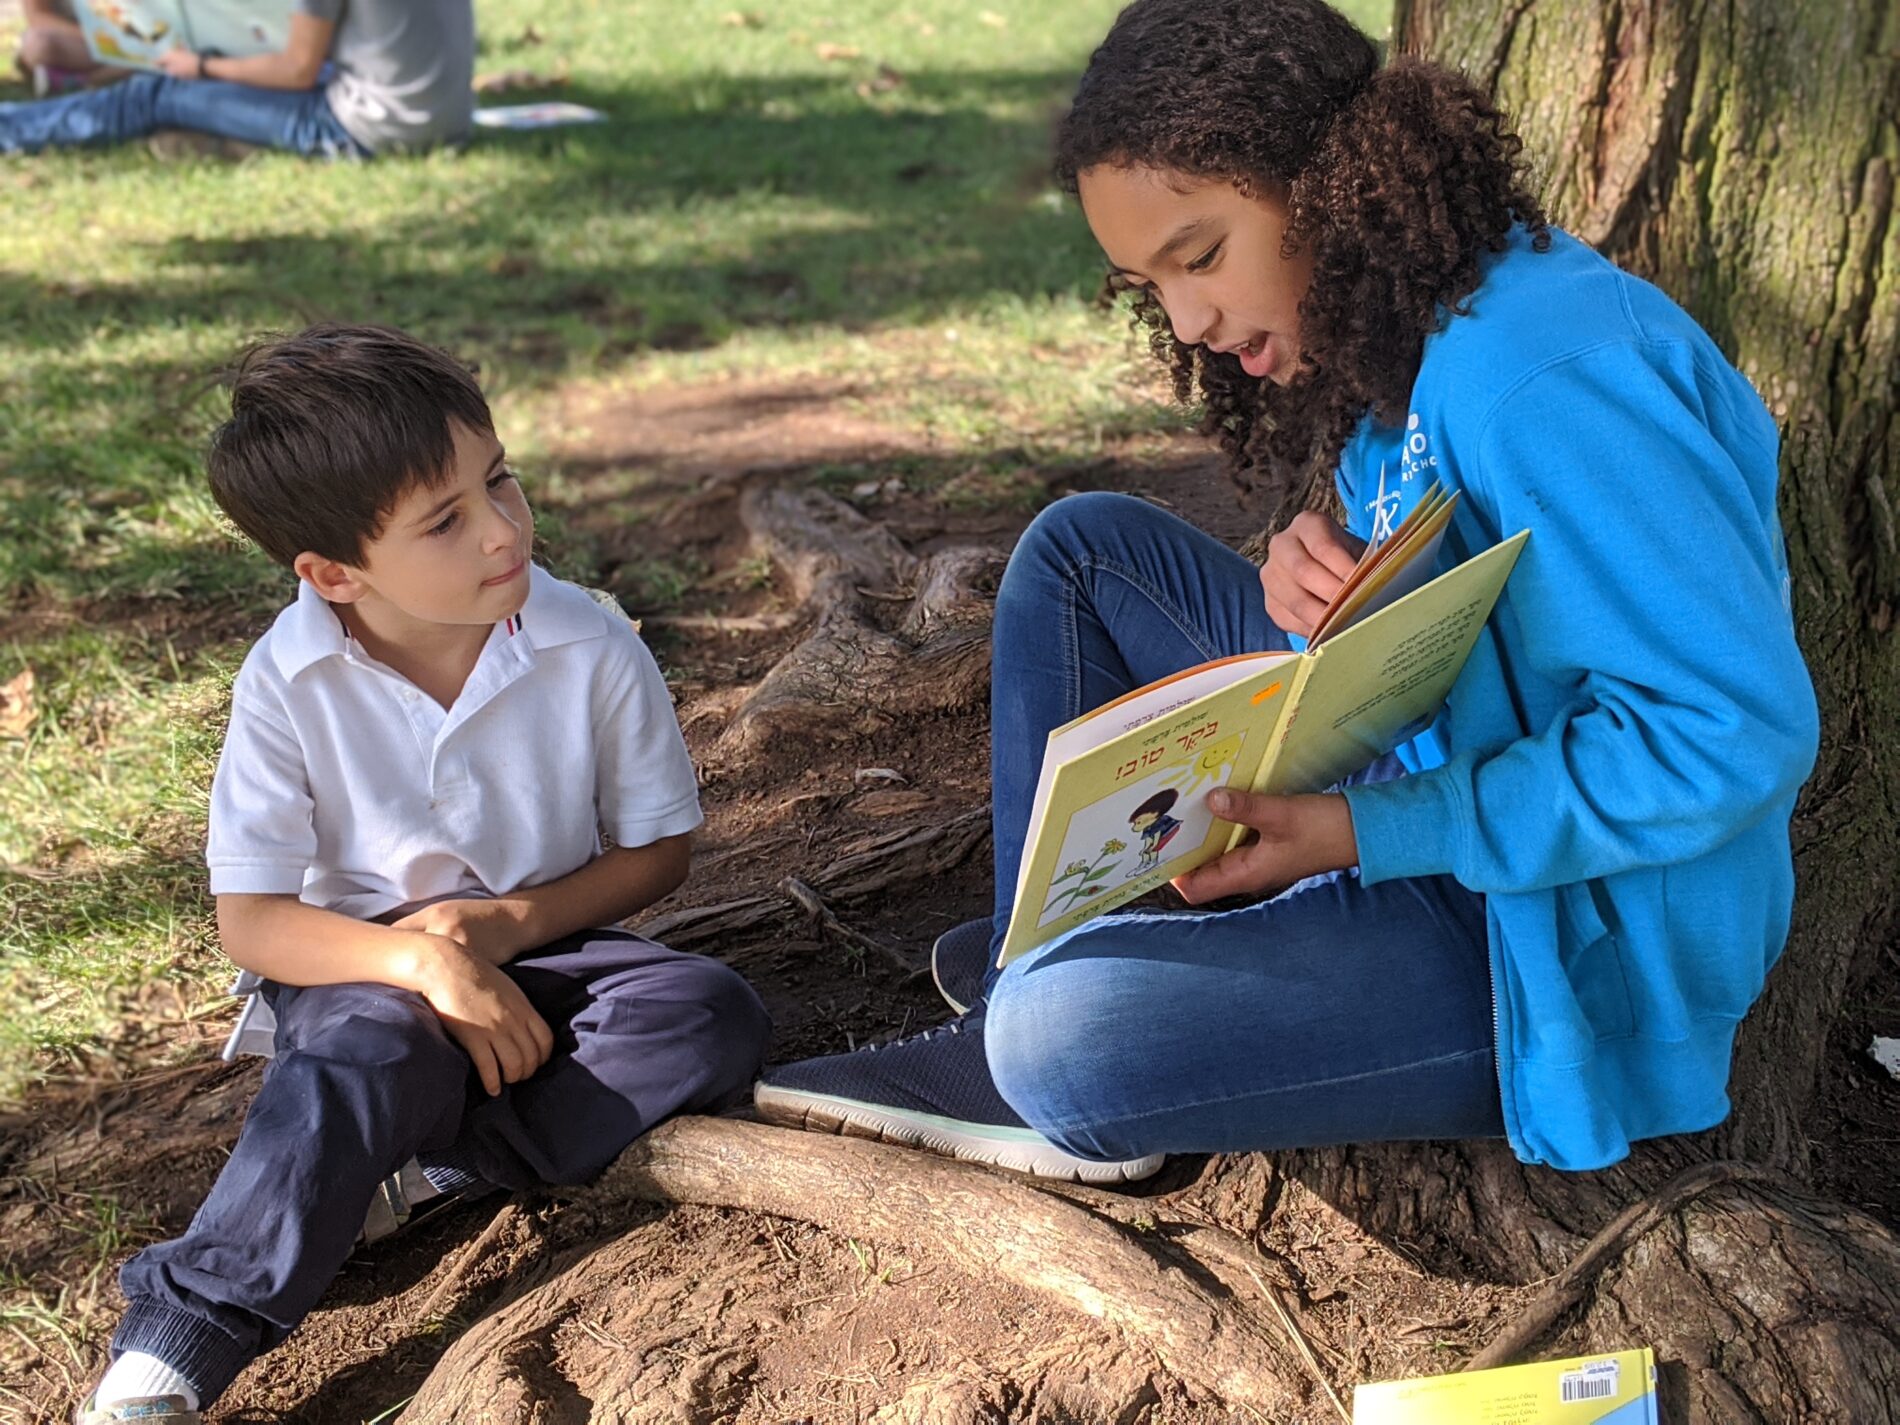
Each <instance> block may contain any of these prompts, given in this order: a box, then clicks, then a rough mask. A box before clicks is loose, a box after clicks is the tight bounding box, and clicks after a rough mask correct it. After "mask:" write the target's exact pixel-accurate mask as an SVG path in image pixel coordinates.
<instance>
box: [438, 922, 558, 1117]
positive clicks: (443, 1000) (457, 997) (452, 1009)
mask: <svg viewBox="0 0 1900 1425" xmlns="http://www.w3.org/2000/svg"><path fill="white" fill-rule="evenodd" d="M423 938H424V939H425V940H426V941H427V942H428V944H427V946H426V947H425V955H426V956H427V965H428V968H427V970H426V971H425V972H424V975H423V979H422V997H423V998H424V999H426V1000H428V1001H429V1007H430V1008H431V1009H433V1010H434V1011H435V1012H436V1017H437V1018H439V1019H440V1020H441V1021H442V1027H443V1028H444V1029H446V1030H448V1031H449V1035H450V1037H452V1038H453V1039H454V1040H455V1042H456V1043H457V1044H460V1045H461V1046H462V1047H463V1048H464V1049H465V1050H467V1051H468V1057H469V1058H470V1059H472V1060H474V1061H475V1072H476V1073H478V1074H480V1075H481V1079H482V1087H483V1088H485V1089H487V1090H488V1093H489V1096H490V1097H491V1098H492V1097H494V1096H495V1095H497V1094H499V1093H500V1092H501V1086H502V1085H503V1084H505V1083H507V1084H518V1083H520V1082H521V1081H522V1080H523V1079H525V1078H527V1077H528V1076H529V1075H530V1074H532V1073H534V1071H535V1070H536V1069H538V1068H540V1067H541V1066H542V1065H543V1064H545V1063H546V1062H547V1060H548V1055H549V1054H551V1053H552V1052H553V1051H554V1034H553V1032H552V1031H551V1030H550V1029H549V1028H548V1023H547V1021H546V1020H545V1019H543V1018H542V1017H541V1016H540V1015H539V1014H537V1013H535V1009H534V1006H533V1005H531V1004H529V1003H528V997H527V996H526V995H524V994H523V993H522V992H521V987H520V986H519V985H517V984H516V983H515V982H514V981H513V980H511V979H509V978H508V977H507V976H506V975H504V974H502V972H501V971H500V970H497V969H496V968H495V967H494V966H493V965H490V964H488V963H487V962H486V961H483V960H481V959H478V958H477V957H476V956H475V955H474V954H473V953H472V952H470V951H469V950H467V949H466V948H465V947H463V946H462V945H460V944H458V943H456V942H455V941H453V940H449V939H445V938H444V937H442V936H439V935H424V937H423Z"/></svg>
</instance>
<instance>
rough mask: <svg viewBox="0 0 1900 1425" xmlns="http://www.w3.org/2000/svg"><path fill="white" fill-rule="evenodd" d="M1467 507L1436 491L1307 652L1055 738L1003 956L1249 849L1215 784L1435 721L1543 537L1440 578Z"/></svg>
mask: <svg viewBox="0 0 1900 1425" xmlns="http://www.w3.org/2000/svg"><path fill="white" fill-rule="evenodd" d="M1457 505H1458V496H1457V495H1455V494H1453V495H1450V496H1447V495H1445V494H1444V493H1443V492H1442V491H1441V490H1440V489H1439V488H1438V487H1437V486H1436V485H1434V486H1433V487H1432V488H1431V489H1429V490H1427V491H1426V492H1425V494H1424V495H1423V496H1422V497H1421V498H1420V500H1419V503H1418V505H1417V507H1416V508H1414V509H1413V511H1412V513H1411V514H1410V515H1408V516H1407V517H1406V519H1405V520H1404V522H1403V523H1401V524H1400V525H1399V527H1398V528H1397V529H1396V530H1394V531H1393V532H1392V534H1391V536H1390V537H1389V538H1387V539H1386V540H1385V541H1383V542H1382V543H1380V544H1376V545H1372V546H1369V547H1368V548H1367V549H1366V551H1365V553H1364V554H1363V555H1362V556H1361V558H1360V560H1359V563H1358V564H1357V566H1356V567H1355V568H1354V569H1353V571H1352V574H1351V575H1350V576H1349V577H1348V578H1347V579H1346V581H1345V583H1344V584H1343V585H1342V587H1341V588H1340V590H1339V592H1338V594H1336V595H1335V596H1334V599H1333V601H1332V603H1331V604H1329V605H1328V606H1327V609H1326V611H1325V612H1324V613H1323V614H1322V615H1321V617H1320V619H1319V621H1318V622H1317V623H1316V624H1315V625H1314V631H1313V635H1312V637H1311V638H1310V639H1309V641H1308V643H1307V646H1306V649H1305V650H1304V651H1303V652H1297V653H1252V654H1242V655H1239V656H1237V657H1233V658H1223V659H1219V660H1217V661H1215V662H1212V663H1204V664H1201V665H1200V666H1199V667H1196V668H1189V669H1187V670H1185V671H1184V672H1181V673H1177V674H1175V675H1174V676H1172V677H1169V678H1163V679H1161V680H1160V681H1158V682H1155V683H1150V684H1149V685H1148V686H1147V687H1145V688H1138V689H1136V690H1135V691H1134V692H1132V693H1129V694H1127V695H1126V696H1124V697H1121V698H1118V699H1116V700H1115V701H1114V702H1111V703H1108V704H1105V705H1104V706H1102V707H1099V708H1096V709H1095V710H1094V711H1093V712H1090V713H1086V714H1084V715H1083V716H1081V717H1079V718H1077V719H1075V720H1074V721H1073V722H1070V723H1067V724H1065V725H1064V726H1062V727H1059V728H1056V729H1055V730H1054V731H1053V732H1051V733H1050V734H1049V741H1048V745H1047V747H1046V748H1045V750H1044V753H1043V760H1042V771H1041V774H1040V776H1039V777H1038V778H1037V782H1036V796H1035V801H1034V803H1033V804H1032V806H1031V810H1030V818H1029V828H1028V833H1027V836H1026V838H1025V841H1024V849H1023V859H1022V865H1021V869H1020V871H1019V873H1018V876H1017V881H1016V902H1015V909H1014V911H1013V912H1012V914H1011V917H1010V924H1009V931H1008V934H1007V935H1006V936H1005V938H1004V941H1003V949H1002V953H1001V955H1000V956H999V959H998V963H1000V964H1008V963H1009V962H1010V961H1011V960H1013V959H1015V958H1016V957H1017V956H1018V955H1021V954H1023V953H1024V952H1025V951H1028V950H1032V949H1034V948H1035V947H1036V946H1038V945H1042V944H1045V943H1047V942H1048V941H1050V940H1053V939H1054V938H1055V937H1056V936H1058V935H1062V934H1065V933H1067V932H1068V931H1070V930H1073V929H1074V928H1075V927H1076V926H1078V925H1081V924H1083V923H1084V922H1085V921H1087V920H1089V919H1091V918H1092V917H1094V916H1096V915H1100V914H1101V913H1102V912H1103V911H1106V910H1110V909H1113V908H1114V907H1115V906H1118V905H1122V904H1125V903H1126V902H1128V901H1131V900H1133V899H1135V898H1136V897H1138V896H1141V895H1144V894H1146V893H1147V892H1148V891H1151V890H1153V889H1154V888H1155V887H1156V886H1159V885H1160V884H1161V883H1162V882H1164V881H1169V880H1172V879H1173V878H1175V877H1176V876H1179V875H1182V874H1184V873H1185V872H1187V871H1190V870H1192V869H1193V868H1194V867H1196V866H1199V865H1201V864H1202V863H1204V862H1206V861H1210V860H1212V859H1213V858H1214V857H1216V856H1218V855H1220V854H1222V853H1223V852H1225V851H1228V850H1231V849H1232V848H1234V847H1235V846H1238V845H1239V844H1240V842H1241V840H1242V839H1243V838H1244V837H1245V835H1246V828H1245V827H1241V826H1236V825H1234V824H1232V823H1230V822H1225V821H1220V820H1219V819H1217V818H1216V817H1215V816H1214V814H1213V813H1212V812H1211V811H1210V810H1209V809H1208V807H1207V794H1208V792H1210V791H1212V790H1213V789H1214V788H1216V787H1226V786H1233V787H1241V788H1246V789H1248V790H1251V791H1255V792H1264V793H1269V794H1274V795H1279V794H1285V793H1291V792H1313V791H1320V790H1322V789H1324V788H1326V787H1329V786H1331V785H1333V784H1334V783H1336V782H1338V781H1339V780H1340V779H1341V778H1343V777H1345V776H1348V775H1349V774H1351V773H1353V772H1356V771H1358V770H1359V769H1360V768H1362V767H1364V766H1366V765H1367V764H1368V763H1370V762H1371V761H1373V759H1374V758H1376V757H1379V756H1381V755H1382V754H1384V753H1386V752H1390V751H1391V750H1392V749H1393V748H1394V747H1396V746H1398V745H1399V744H1400V743H1401V742H1404V741H1405V740H1406V739H1408V738H1410V737H1413V736H1415V735H1416V734H1417V733H1419V732H1421V731H1423V730H1424V729H1425V728H1426V727H1427V726H1429V725H1430V723H1431V720H1432V719H1433V718H1434V717H1435V716H1436V715H1437V712H1438V709H1439V708H1440V707H1441V706H1442V705H1443V703H1444V701H1445V697H1446V695H1447V694H1448V693H1449V692H1450V691H1451V686H1452V684H1453V682H1454V681H1455V680H1456V679H1457V676H1458V672H1459V670H1460V669H1461V668H1463V667H1464V663H1465V659H1466V658H1467V657H1468V656H1470V653H1471V649H1472V647H1473V645H1474V644H1475V643H1476V642H1477V639H1478V635H1479V633H1480V632H1481V631H1482V629H1483V627H1484V622H1485V620H1486V619H1487V618H1488V617H1490V613H1491V608H1492V606H1493V605H1494V604H1495V603H1496V602H1497V598H1498V595H1499V594H1500V593H1501V592H1502V591H1503V588H1504V581H1505V579H1506V578H1507V577H1508V576H1509V574H1510V572H1511V568H1512V566H1513V564H1515V562H1516V560H1517V556H1518V552H1519V551H1520V550H1521V549H1522V548H1523V546H1524V541H1525V540H1526V539H1528V538H1529V537H1530V536H1529V535H1528V533H1520V534H1517V535H1514V536H1513V537H1512V538H1510V539H1507V540H1505V541H1504V542H1503V543H1501V544H1498V545H1496V546H1495V547H1493V548H1491V549H1488V550H1486V551H1484V552H1483V553H1482V554H1479V555H1476V556H1474V557H1473V558H1471V559H1468V560H1466V561H1465V562H1464V563H1463V564H1461V565H1459V566H1458V567H1457V568H1455V569H1452V570H1450V571H1448V572H1447V573H1444V574H1440V575H1438V577H1437V578H1433V577H1432V575H1433V572H1434V570H1435V569H1436V567H1437V561H1438V552H1439V549H1440V547H1441V545H1442V544H1443V541H1444V534H1445V530H1446V528H1447V527H1448V526H1449V524H1450V522H1451V518H1452V514H1453V512H1454V511H1455V510H1456V508H1457Z"/></svg>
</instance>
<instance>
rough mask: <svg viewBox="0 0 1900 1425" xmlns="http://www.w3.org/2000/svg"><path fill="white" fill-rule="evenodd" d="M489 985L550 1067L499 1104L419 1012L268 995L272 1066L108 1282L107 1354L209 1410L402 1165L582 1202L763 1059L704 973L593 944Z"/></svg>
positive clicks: (755, 1004) (731, 997)
mask: <svg viewBox="0 0 1900 1425" xmlns="http://www.w3.org/2000/svg"><path fill="white" fill-rule="evenodd" d="M504 971H505V973H506V974H507V975H508V976H509V978H510V979H512V980H513V981H514V982H515V983H516V984H517V985H519V986H520V987H521V989H522V991H523V993H524V994H526V995H527V998H528V1002H529V1003H530V1004H532V1005H533V1006H534V1008H535V1009H536V1010H537V1011H538V1012H539V1013H540V1014H541V1016H542V1017H543V1018H544V1019H546V1020H547V1022H548V1027H549V1028H550V1029H552V1030H553V1031H554V1052H553V1053H552V1054H551V1055H550V1056H549V1057H548V1061H547V1062H546V1063H545V1064H543V1065H542V1066H541V1068H540V1070H539V1071H538V1072H537V1073H535V1074H534V1075H533V1076H532V1077H531V1078H528V1079H524V1080H523V1081H521V1082H520V1083H517V1084H510V1085H506V1086H504V1087H503V1089H502V1092H501V1094H500V1096H499V1097H496V1098H490V1097H489V1095H488V1093H487V1091H486V1090H484V1089H483V1088H482V1084H481V1080H480V1079H479V1078H478V1077H477V1076H476V1074H475V1068H474V1065H473V1063H472V1062H471V1061H470V1060H469V1057H468V1055H467V1054H466V1053H464V1052H463V1051H462V1048H461V1046H460V1045H458V1044H457V1043H456V1042H455V1041H454V1040H453V1039H451V1038H450V1037H449V1036H448V1033H447V1032H446V1031H445V1030H444V1029H443V1027H442V1023H441V1021H440V1020H439V1019H438V1018H437V1017H436V1015H435V1012H434V1011H433V1010H431V1009H430V1008H429V1005H428V1003H427V1002H426V1001H425V1000H424V999H423V998H422V997H421V996H420V995H416V994H411V993H409V992H407V991H405V990H397V989H392V988H390V987H389V986H387V985H371V984H354V985H323V986H317V987H313V988H309V989H293V988H290V987H288V986H282V985H273V986H269V987H268V988H267V991H266V992H267V993H269V994H270V995H271V996H272V1006H273V1008H274V1009H275V1010H276V1013H277V1055H276V1057H275V1058H274V1059H272V1060H271V1062H270V1065H269V1066H268V1067H267V1068H266V1069H265V1071H264V1081H263V1083H262V1085H261V1086H260V1087H259V1088H258V1091H257V1097H256V1098H255V1099H254V1100H253V1101H252V1104H251V1108H250V1112H249V1114H248V1115H247V1116H246V1117H245V1120H244V1128H243V1131H242V1132H241V1133H240V1134H239V1135H238V1141H237V1146H236V1147H235V1148H234V1149H233V1150H232V1153H231V1159H230V1161H229V1162H228V1163H226V1164H225V1167H224V1171H223V1172H222V1173H220V1174H219V1175H218V1181H217V1183H216V1184H215V1185H214V1186H213V1187H212V1189H211V1194H210V1196H209V1197H207V1198H206V1199H205V1202H204V1206H202V1207H201V1208H199V1209H198V1214H197V1216H195V1217H194V1218H193V1219H192V1221H191V1226H190V1227H189V1228H187V1229H186V1231H185V1235H184V1236H182V1237H179V1238H177V1239H176V1240H174V1241H170V1242H162V1243H159V1244H158V1245H156V1246H152V1247H148V1248H146V1249H145V1250H144V1251H142V1252H140V1253H139V1254H138V1255H137V1256H136V1257H134V1258H132V1260H131V1261H129V1262H127V1263H126V1264H125V1267H124V1268H123V1269H122V1270H121V1272H120V1273H119V1284H120V1286H121V1288H122V1289H123V1290H124V1292H125V1295H126V1299H127V1301H128V1302H129V1303H130V1305H129V1308H128V1310H127V1311H126V1315H125V1319H124V1320H123V1321H122V1322H121V1323H120V1325H119V1329H118V1332H117V1333H116V1334H115V1335H114V1337H113V1342H112V1349H113V1354H114V1355H118V1354H120V1353H122V1352H124V1351H132V1350H137V1351H144V1352H147V1353H149V1354H151V1355H153V1356H156V1357H158V1358H159V1359H160V1360H162V1361H164V1362H165V1363H166V1364H168V1365H170V1366H171V1367H172V1368H173V1369H174V1370H176V1371H178V1372H179V1373H180V1374H181V1375H183V1376H184V1377H185V1378H186V1379H187V1380H189V1381H190V1382H191V1383H192V1386H193V1388H194V1389H196V1390H197V1392H198V1395H199V1399H200V1401H201V1402H204V1403H207V1404H208V1403H209V1402H210V1401H211V1400H213V1399H215V1398H216V1397H217V1396H218V1395H219V1394H220V1393H221V1392H222V1391H223V1390H224V1389H225V1387H226V1386H228V1385H229V1384H230V1383H231V1381H232V1380H233V1379H235V1378H236V1376H237V1374H238V1372H239V1371H241V1370H243V1369H244V1367H245V1366H246V1365H248V1364H249V1363H250V1361H251V1360H253V1359H254V1358H255V1357H257V1356H258V1355H260V1354H262V1353H263V1352H265V1351H268V1350H270V1349H271V1348H272V1347H273V1346H275V1345H277V1344H278V1342H280V1341H282V1340H283V1339H284V1338H285V1337H286V1336H287V1335H289V1334H290V1332H291V1330H292V1329H293V1328H295V1327H296V1325H297V1323H298V1322H300V1321H301V1320H303V1318H304V1316H305V1315H306V1314H307V1313H308V1312H309V1311H310V1309H311V1308H312V1307H313V1306H315V1305H316V1303H317V1300H318V1298H320V1297H321V1296H322V1295H323V1293H324V1291H325V1290H327V1289H328V1287H329V1285H330V1283H331V1281H332V1280H334V1279H335V1277H336V1275H337V1273H338V1271H340V1270H341V1269H342V1266H343V1263H344V1260H345V1259H346V1258H347V1257H348V1256H349V1254H350V1249H351V1247H352V1246H353V1244H354V1243H355V1240H356V1236H357V1233H358V1232H359V1231H360V1230H361V1228H362V1226H363V1217H364V1214H365V1213H366V1212H367V1211H368V1208H369V1203H370V1199H371V1197H372V1196H373V1195H374V1193H375V1191H376V1188H377V1185H378V1184H379V1183H381V1182H382V1180H383V1179H384V1178H386V1177H388V1176H389V1175H390V1174H391V1173H393V1172H395V1171H396V1169H397V1168H399V1167H401V1166H402V1164H403V1163H405V1162H407V1161H408V1160H409V1159H410V1158H413V1157H416V1156H418V1155H422V1156H423V1158H424V1160H425V1166H427V1165H428V1164H429V1163H430V1162H431V1161H435V1160H442V1161H447V1162H451V1163H453V1164H454V1165H455V1166H456V1167H457V1168H465V1169H467V1170H469V1171H472V1172H473V1173H474V1174H475V1175H477V1176H479V1177H481V1178H483V1179H485V1180H487V1181H488V1182H491V1183H496V1184H499V1185H501V1186H503V1187H510V1188H525V1187H534V1186H537V1185H540V1184H544V1183H550V1184H577V1183H584V1182H587V1181H589V1180H590V1179H592V1178H593V1177H595V1176H596V1175H597V1174H599V1173H600V1171H601V1170H602V1169H604V1168H605V1167H606V1166H607V1164H608V1163H610V1162H612V1161H613V1159H614V1158H615V1157H616V1156H617V1155H618V1154H619V1153H620V1151H621V1149H623V1148H625V1147H626V1146H627V1145H628V1144H629V1143H631V1142H632V1141H633V1140H634V1139H635V1138H637V1137H639V1136H640V1135H641V1134H642V1133H644V1132H646V1131H647V1130H648V1129H649V1128H652V1127H653V1126H654V1125H655V1124H657V1123H659V1122H660V1121H661V1120H663V1119H665V1118H667V1117H669V1116H670V1115H672V1114H675V1113H691V1112H694V1111H698V1110H706V1109H713V1108H718V1107H721V1106H723V1105H724V1104H725V1103H726V1102H727V1101H729V1100H731V1099H732V1098H733V1097H734V1096H735V1095H737V1094H739V1093H741V1092H742V1091H743V1090H745V1089H746V1088H747V1087H748V1086H749V1085H750V1084H751V1082H752V1080H753V1078H754V1077H755V1076H756V1075H757V1072H758V1068H759V1065H760V1063H761V1061H762V1060H763V1058H764V1053H765V1046H766V1039H767V1036H768V1033H769V1030H770V1023H769V1021H768V1019H767V1017H766V1013H765V1007H764V1006H763V1005H762V1004H760V1003H759V998H758V996H757V995H756V994H754V993H753V991H752V988H751V986H750V985H748V984H746V982H745V981H744V980H743V979H741V978H740V977H739V975H738V974H737V973H735V972H734V971H732V970H730V969H728V968H727V967H726V966H725V965H722V964H720V963H719V962H718V961H717V960H709V959H706V958H705V957H703V956H699V955H688V954H683V953H681V952H679V951H676V950H669V949H667V948H666V947H665V946H664V945H659V944H656V943H654V942H653V941H651V940H645V939H642V938H641V937H639V936H637V935H630V934H627V933H625V932H621V931H611V930H589V931H583V932H581V933H580V934H577V935H573V936H569V937H567V938H566V939H563V940H558V941H555V942H554V943H553V944H551V945H548V946H545V947H544V948H542V949H540V950H535V951H531V952H529V953H528V954H525V955H522V956H519V957H518V958H516V959H515V960H514V961H513V962H511V963H510V964H508V965H507V966H505V967H504Z"/></svg>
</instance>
